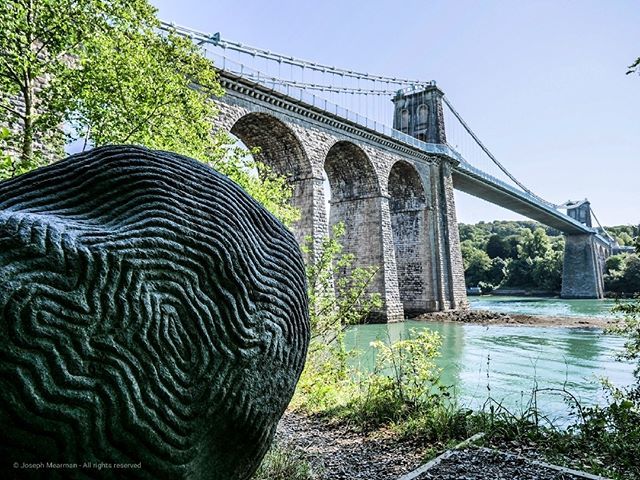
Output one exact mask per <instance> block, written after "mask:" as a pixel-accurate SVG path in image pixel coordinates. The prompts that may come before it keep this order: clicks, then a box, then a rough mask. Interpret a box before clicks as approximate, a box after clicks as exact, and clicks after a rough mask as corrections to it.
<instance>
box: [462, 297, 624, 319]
mask: <svg viewBox="0 0 640 480" xmlns="http://www.w3.org/2000/svg"><path fill="white" fill-rule="evenodd" d="M469 303H470V304H471V308H473V309H480V310H491V311H494V312H502V313H522V314H526V315H550V316H559V317H612V316H613V314H612V313H611V308H613V306H614V305H615V300H609V299H603V300H567V299H562V298H535V297H504V296H497V295H496V296H493V295H483V296H477V297H472V296H470V297H469Z"/></svg>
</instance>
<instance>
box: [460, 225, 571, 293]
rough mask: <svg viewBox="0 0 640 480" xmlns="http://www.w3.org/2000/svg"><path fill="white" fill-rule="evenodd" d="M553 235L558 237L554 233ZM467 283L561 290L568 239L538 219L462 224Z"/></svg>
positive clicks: (462, 245)
mask: <svg viewBox="0 0 640 480" xmlns="http://www.w3.org/2000/svg"><path fill="white" fill-rule="evenodd" d="M551 234H553V235H554V236H551ZM461 239H462V244H461V247H462V258H463V261H464V266H465V280H466V282H467V285H470V286H473V285H480V284H482V285H484V286H485V291H486V290H488V288H486V287H488V286H491V287H498V286H508V287H526V288H539V289H543V290H551V291H557V290H559V289H560V286H561V281H562V260H563V253H564V252H563V250H564V240H563V238H562V237H561V236H557V232H555V231H554V230H552V229H550V228H547V229H544V228H541V227H540V226H539V224H537V223H535V222H498V221H496V222H492V223H484V222H480V223H479V224H476V225H461Z"/></svg>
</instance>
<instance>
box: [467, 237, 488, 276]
mask: <svg viewBox="0 0 640 480" xmlns="http://www.w3.org/2000/svg"><path fill="white" fill-rule="evenodd" d="M461 249H462V259H463V263H464V277H465V281H466V282H467V285H478V283H480V282H483V281H488V275H489V271H490V270H491V267H492V263H491V258H489V255H487V253H486V252H484V251H483V250H480V249H479V248H476V247H474V246H473V245H472V244H471V242H470V241H469V240H465V241H464V242H462V245H461Z"/></svg>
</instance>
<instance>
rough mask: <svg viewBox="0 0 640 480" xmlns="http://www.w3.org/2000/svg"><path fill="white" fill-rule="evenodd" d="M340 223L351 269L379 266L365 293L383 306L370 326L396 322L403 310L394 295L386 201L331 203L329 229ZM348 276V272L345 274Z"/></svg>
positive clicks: (394, 274) (395, 280)
mask: <svg viewBox="0 0 640 480" xmlns="http://www.w3.org/2000/svg"><path fill="white" fill-rule="evenodd" d="M338 222H344V225H345V235H344V237H343V238H342V245H343V247H344V250H345V251H346V252H349V253H353V254H354V255H355V257H356V264H355V265H353V266H352V267H368V266H379V270H378V273H377V274H376V276H375V277H374V279H373V281H372V282H371V284H370V287H369V291H370V292H372V293H378V294H380V296H381V297H382V300H383V302H384V305H383V307H382V310H381V311H379V312H373V313H372V315H371V316H370V318H369V321H370V322H372V323H385V322H400V321H403V320H404V309H403V307H402V303H401V302H400V294H399V291H398V276H397V270H396V261H395V253H394V246H393V236H392V233H391V215H390V212H389V199H388V198H387V197H384V196H374V197H369V198H350V199H344V200H339V201H335V202H331V209H330V218H329V224H330V226H333V225H335V224H336V223H338ZM345 274H347V275H348V272H345Z"/></svg>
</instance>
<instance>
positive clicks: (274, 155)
mask: <svg viewBox="0 0 640 480" xmlns="http://www.w3.org/2000/svg"><path fill="white" fill-rule="evenodd" d="M231 134H233V135H235V136H236V137H237V138H239V139H240V140H241V141H242V142H243V143H244V144H245V145H246V146H247V147H249V148H253V147H259V148H260V152H259V153H258V154H256V160H258V161H259V162H262V163H264V164H265V165H268V166H269V167H271V168H272V169H273V171H274V172H276V173H277V174H279V175H283V176H284V177H286V178H287V180H288V182H289V184H290V185H291V186H292V187H293V195H292V197H291V204H292V205H293V206H294V207H296V208H298V210H299V211H300V220H299V221H298V222H296V224H295V225H293V228H292V230H293V233H294V235H295V236H296V239H297V240H298V243H300V244H302V243H304V242H305V238H306V237H309V236H311V237H314V238H316V237H318V236H319V235H318V232H317V231H316V228H315V226H314V218H315V217H316V212H317V210H318V208H324V206H323V204H324V197H323V194H322V179H321V178H320V179H318V178H314V177H313V173H312V164H311V161H310V160H309V157H308V155H307V153H306V151H305V148H304V145H303V144H302V142H301V141H300V140H299V139H298V137H297V135H296V134H295V133H294V131H293V130H292V129H291V128H290V127H289V126H288V125H287V124H285V123H284V122H283V121H281V120H279V119H278V118H276V117H274V116H273V115H269V114H267V113H262V112H252V113H248V114H246V115H244V116H242V117H240V118H239V119H238V120H237V121H236V122H235V123H234V124H233V126H232V127H231Z"/></svg>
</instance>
